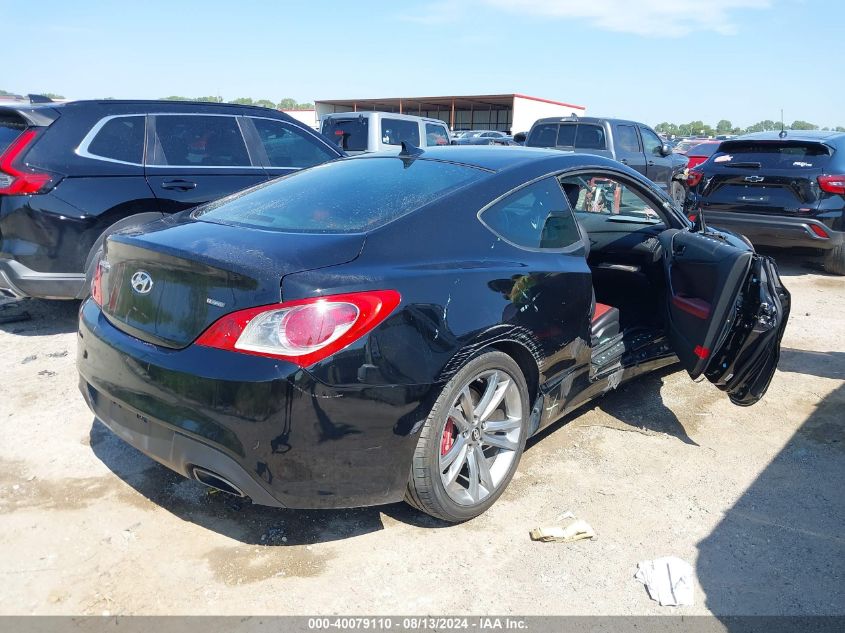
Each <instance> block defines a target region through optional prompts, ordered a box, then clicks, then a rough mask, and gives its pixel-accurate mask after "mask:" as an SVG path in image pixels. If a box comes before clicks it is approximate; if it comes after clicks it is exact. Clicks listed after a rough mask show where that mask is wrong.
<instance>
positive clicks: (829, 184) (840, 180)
mask: <svg viewBox="0 0 845 633" xmlns="http://www.w3.org/2000/svg"><path fill="white" fill-rule="evenodd" d="M819 187H820V188H821V190H822V191H827V192H828V193H838V194H840V195H845V176H819Z"/></svg>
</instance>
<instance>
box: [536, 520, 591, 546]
mask: <svg viewBox="0 0 845 633" xmlns="http://www.w3.org/2000/svg"><path fill="white" fill-rule="evenodd" d="M530 535H531V540H532V541H540V542H542V543H569V542H571V541H580V540H582V539H594V538H596V531H595V530H594V529H593V528H592V527H591V526H590V524H589V523H587V522H586V521H583V520H581V519H576V520H575V521H573V522H572V523H570V524H569V525H567V526H562V525H551V526H548V527H538V528H534V529H533V530H531V532H530Z"/></svg>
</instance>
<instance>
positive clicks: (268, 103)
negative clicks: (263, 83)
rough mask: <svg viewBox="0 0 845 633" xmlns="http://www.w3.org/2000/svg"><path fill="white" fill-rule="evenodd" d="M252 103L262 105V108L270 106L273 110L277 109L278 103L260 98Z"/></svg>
mask: <svg viewBox="0 0 845 633" xmlns="http://www.w3.org/2000/svg"><path fill="white" fill-rule="evenodd" d="M252 105H257V106H261V107H262V108H270V109H272V110H275V109H276V104H275V103H273V102H272V101H270V100H269V99H259V100H258V101H255V102H254V103H253V104H252Z"/></svg>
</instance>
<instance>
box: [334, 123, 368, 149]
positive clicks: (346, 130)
mask: <svg viewBox="0 0 845 633" xmlns="http://www.w3.org/2000/svg"><path fill="white" fill-rule="evenodd" d="M369 129H370V120H369V119H368V118H367V117H363V116H360V117H355V118H354V119H331V118H329V119H326V120H325V121H323V135H324V136H327V137H328V139H329V140H330V141H332V142H333V143H337V146H338V147H339V148H341V149H344V150H351V151H353V152H356V151H366V149H367V138H368V136H369Z"/></svg>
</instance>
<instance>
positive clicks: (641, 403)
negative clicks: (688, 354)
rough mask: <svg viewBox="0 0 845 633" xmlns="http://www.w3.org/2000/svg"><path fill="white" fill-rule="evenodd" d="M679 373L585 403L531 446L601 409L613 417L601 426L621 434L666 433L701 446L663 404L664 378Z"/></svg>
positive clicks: (660, 374)
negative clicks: (619, 431)
mask: <svg viewBox="0 0 845 633" xmlns="http://www.w3.org/2000/svg"><path fill="white" fill-rule="evenodd" d="M677 371H678V368H677V366H675V367H667V368H664V369H662V370H659V371H657V372H655V373H652V374H646V375H645V376H640V377H638V378H636V379H634V380H632V381H631V382H629V383H625V384H624V385H622V386H621V387H619V388H618V389H616V390H614V391H611V392H608V393H607V394H605V395H604V396H602V397H600V398H598V399H596V400H593V401H591V402H588V403H586V404H584V405H583V406H581V407H579V408H578V409H576V410H575V411H572V412H571V413H568V414H567V415H565V416H564V417H563V418H562V419H561V420H560V421H558V422H555V423H554V424H552V425H551V426H549V427H548V428H546V429H543V430H542V431H540V432H539V433H538V434H537V435H535V436H534V437H532V438H531V439H530V440H529V442H528V446H534V444H536V443H537V442H539V441H541V440H542V439H543V438H544V437H546V436H547V435H549V434H551V433H554V432H555V431H556V430H557V429H559V428H561V426H563V425H565V424H569V423H570V422H573V421H574V420H575V419H576V418H578V417H579V416H581V415H583V414H584V413H586V412H587V411H590V410H593V409H599V410H601V411H603V412H604V413H606V414H607V415H609V416H610V417H612V418H613V420H612V421H609V422H608V424H603V425H601V426H606V427H608V428H614V429H619V430H622V431H626V430H630V431H639V432H641V433H665V434H666V435H670V436H672V437H675V438H677V439H679V440H680V441H681V442H683V443H684V444H690V445H692V446H698V444H697V443H696V442H695V440H693V439H692V438H691V437H690V436H689V435H688V434H687V430H686V428H684V425H683V424H682V423H681V421H680V420H679V419H678V416H677V415H675V412H674V411H672V410H671V409H670V408H669V407H667V406H666V405H665V404H664V402H663V397H662V395H661V393H660V390H661V387H662V386H663V380H664V378H665V377H666V376H669V375H670V374H674V373H675V372H677ZM593 426H596V425H593Z"/></svg>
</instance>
